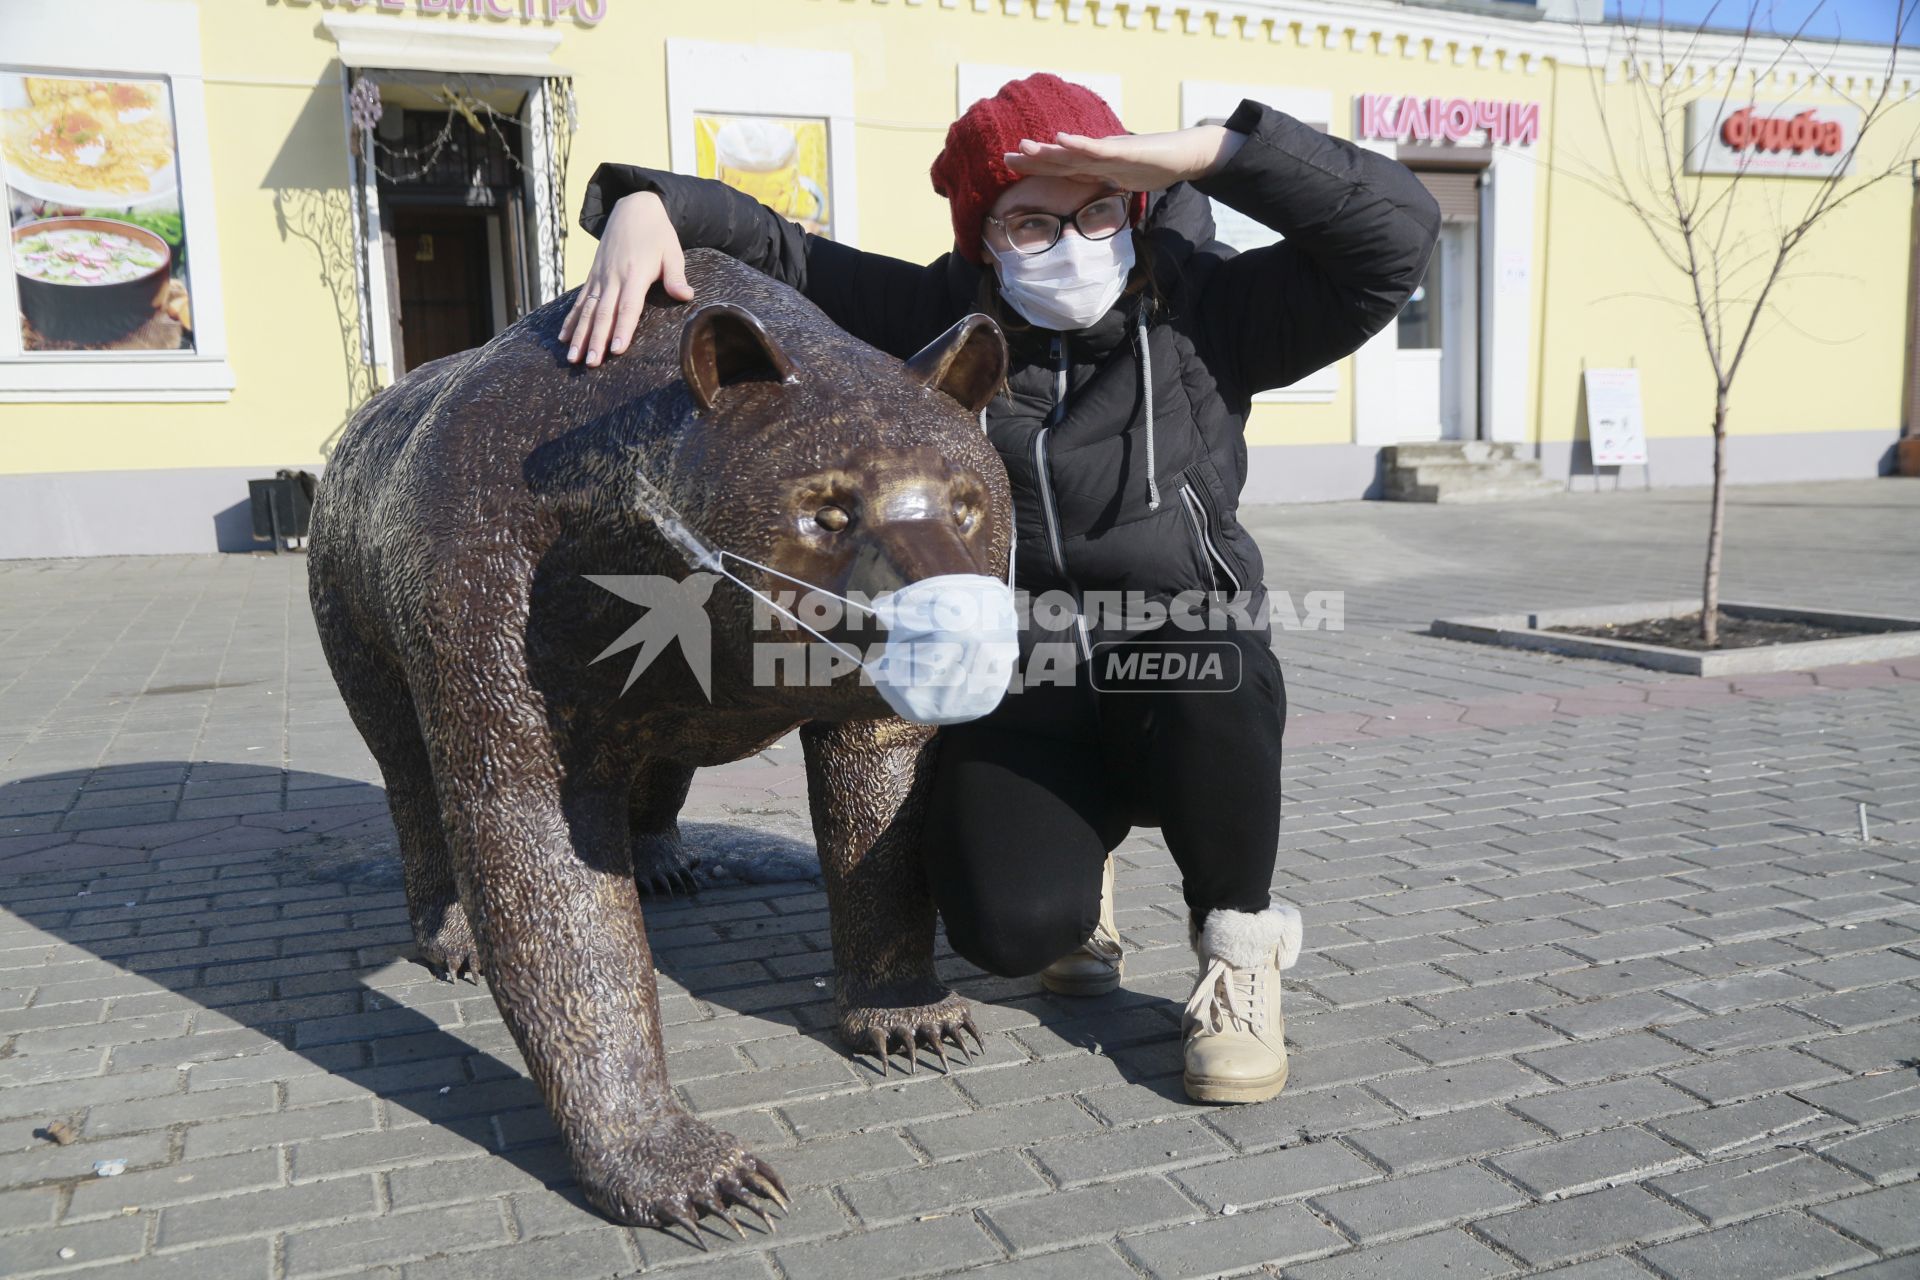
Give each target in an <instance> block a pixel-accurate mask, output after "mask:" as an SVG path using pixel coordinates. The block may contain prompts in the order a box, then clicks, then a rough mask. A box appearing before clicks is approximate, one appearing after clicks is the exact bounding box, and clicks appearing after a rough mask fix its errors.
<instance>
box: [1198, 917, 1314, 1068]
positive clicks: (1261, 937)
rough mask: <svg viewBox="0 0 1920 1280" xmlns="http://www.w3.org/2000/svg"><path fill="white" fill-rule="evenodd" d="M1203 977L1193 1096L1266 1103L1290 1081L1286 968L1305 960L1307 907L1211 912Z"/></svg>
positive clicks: (1201, 939)
mask: <svg viewBox="0 0 1920 1280" xmlns="http://www.w3.org/2000/svg"><path fill="white" fill-rule="evenodd" d="M1193 949H1194V952H1195V954H1196V955H1198V956H1199V958H1200V981H1199V983H1198V984H1197V985H1196V986H1195V987H1194V989H1193V996H1192V998H1190V999H1189V1000H1188V1001H1187V1010H1186V1017H1185V1019H1184V1025H1185V1028H1186V1055H1185V1056H1186V1078H1185V1083H1186V1087H1187V1096H1188V1097H1189V1098H1192V1099H1193V1100H1194V1101H1195V1102H1264V1101H1265V1100H1266V1099H1268V1098H1271V1097H1273V1096H1274V1095H1275V1094H1277V1093H1279V1092H1280V1090H1281V1089H1282V1088H1283V1087H1284V1086H1285V1085H1286V1083H1287V1046H1286V1021H1285V1019H1284V1018H1282V1016H1281V1013H1280V971H1281V970H1282V969H1290V968H1292V967H1293V964H1294V962H1295V961H1296V960H1298V959H1299V958H1300V912H1299V911H1298V910H1297V909H1295V908H1293V907H1286V906H1280V907H1269V908H1267V909H1266V910H1265V911H1260V912H1247V911H1227V910H1221V909H1218V908H1216V909H1215V910H1213V911H1209V912H1208V913H1207V923H1206V926H1205V927H1204V928H1202V929H1201V930H1200V931H1199V933H1198V935H1197V936H1195V937H1194V939H1193Z"/></svg>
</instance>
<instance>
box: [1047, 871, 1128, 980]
mask: <svg viewBox="0 0 1920 1280" xmlns="http://www.w3.org/2000/svg"><path fill="white" fill-rule="evenodd" d="M1125 967H1126V956H1125V953H1124V952H1122V951H1121V949H1120V930H1119V928H1118V927H1117V926H1116V925H1115V924H1114V922H1113V855H1112V854H1108V855H1107V869H1106V870H1105V871H1104V872H1103V873H1102V874H1101V877H1100V923H1099V924H1098V925H1096V926H1094V930H1093V936H1092V937H1090V938H1088V939H1087V940H1086V941H1085V942H1083V943H1081V944H1080V949H1079V950H1077V951H1073V952H1070V953H1068V954H1067V955H1064V956H1061V957H1060V958H1059V959H1058V960H1055V961H1054V962H1053V963H1052V964H1050V965H1048V966H1047V967H1046V968H1044V969H1042V970H1041V971H1040V985H1041V986H1043V987H1045V988H1046V989H1047V990H1049V991H1051V992H1053V993H1054V994H1055V995H1059V996H1103V995H1105V994H1107V992H1109V991H1113V990H1115V989H1117V988H1118V987H1119V986H1120V975H1121V973H1122V972H1123V971H1124V969H1125Z"/></svg>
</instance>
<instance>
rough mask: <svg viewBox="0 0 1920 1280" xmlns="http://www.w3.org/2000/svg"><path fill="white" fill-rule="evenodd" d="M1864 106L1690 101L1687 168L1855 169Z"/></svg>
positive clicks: (1824, 173)
mask: <svg viewBox="0 0 1920 1280" xmlns="http://www.w3.org/2000/svg"><path fill="white" fill-rule="evenodd" d="M1859 136H1860V109H1859V108H1858V107H1848V106H1817V107H1816V106H1809V105H1807V104H1806V103H1804V102H1734V101H1723V100H1722V99H1720V98H1716V97H1711V96H1709V97H1704V98H1695V99H1694V100H1693V101H1692V102H1689V103H1688V104H1687V157H1686V161H1687V163H1686V170H1687V172H1688V173H1751V174H1763V175H1766V176H1769V177H1783V178H1827V177H1832V176H1833V175H1834V174H1840V175H1842V176H1844V175H1846V174H1847V173H1850V172H1851V171H1852V169H1853V146H1854V141H1855V140H1856V139H1857V138H1859Z"/></svg>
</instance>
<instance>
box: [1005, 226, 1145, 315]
mask: <svg viewBox="0 0 1920 1280" xmlns="http://www.w3.org/2000/svg"><path fill="white" fill-rule="evenodd" d="M987 252H988V253H991V254H992V255H993V260H994V261H995V262H997V263H999V264H1000V296H1001V297H1003V298H1005V299H1006V300H1007V302H1008V304H1009V305H1010V306H1012V307H1013V309H1014V310H1015V311H1018V312H1019V313H1020V314H1021V315H1023V316H1025V317H1026V318H1027V320H1028V322H1029V323H1032V324H1037V325H1039V326H1040V327H1041V328H1042V329H1059V330H1071V329H1084V328H1086V327H1087V326H1088V325H1090V324H1092V323H1093V322H1094V321H1096V320H1098V319H1099V318H1100V317H1101V316H1104V315H1105V314H1107V310H1108V308H1110V307H1112V306H1113V304H1114V303H1115V302H1116V301H1118V300H1119V297H1120V292H1121V290H1123V289H1125V288H1126V287H1127V275H1128V273H1129V272H1131V271H1132V270H1133V232H1132V231H1130V230H1125V229H1123V230H1121V231H1120V232H1119V233H1118V234H1117V235H1111V236H1108V237H1107V238H1106V239H1105V240H1089V239H1087V238H1086V237H1085V236H1082V235H1078V234H1075V233H1073V232H1067V233H1064V234H1062V235H1061V237H1060V240H1059V242H1058V243H1057V244H1055V245H1054V246H1053V248H1051V249H1049V250H1047V251H1046V252H1045V253H1035V254H1024V253H1020V252H1017V251H1015V250H1013V249H1009V250H1007V251H1006V252H1005V253H1002V252H1001V251H1000V250H998V249H996V248H994V247H993V246H992V245H991V244H989V245H987Z"/></svg>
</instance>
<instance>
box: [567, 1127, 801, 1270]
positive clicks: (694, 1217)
mask: <svg viewBox="0 0 1920 1280" xmlns="http://www.w3.org/2000/svg"><path fill="white" fill-rule="evenodd" d="M580 1163H581V1167H579V1168H577V1169H576V1171H575V1172H576V1173H577V1175H578V1177H579V1179H580V1189H581V1191H582V1193H583V1194H585V1196H586V1197H587V1200H588V1201H589V1202H590V1203H591V1204H592V1205H593V1206H594V1207H595V1208H597V1209H599V1210H600V1211H601V1212H602V1213H604V1214H606V1215H607V1216H608V1217H609V1218H612V1219H613V1220H614V1221H615V1222H618V1223H621V1224H622V1225H624V1226H629V1227H658V1228H660V1229H662V1230H665V1229H666V1228H667V1227H669V1226H672V1225H675V1224H678V1225H680V1226H683V1227H685V1228H686V1229H687V1230H688V1231H690V1232H692V1233H693V1238H694V1242H695V1243H696V1244H699V1245H700V1246H701V1247H702V1248H705V1247H706V1244H705V1241H704V1240H703V1239H702V1237H701V1235H700V1218H701V1215H703V1214H705V1215H710V1216H712V1217H716V1218H720V1219H723V1220H724V1221H725V1222H726V1224H727V1225H728V1226H730V1227H732V1228H733V1229H734V1231H735V1232H736V1233H737V1234H738V1235H740V1236H741V1237H742V1238H744V1237H745V1236H746V1232H745V1231H742V1230H741V1229H740V1224H739V1222H737V1221H735V1219H734V1216H733V1214H732V1212H731V1210H732V1209H734V1208H735V1207H739V1208H743V1209H748V1210H750V1211H752V1212H753V1213H754V1214H756V1215H757V1216H758V1217H759V1218H760V1221H761V1223H762V1225H764V1226H765V1227H766V1229H767V1230H769V1231H771V1230H772V1229H773V1222H772V1220H771V1219H769V1218H768V1217H767V1215H766V1213H765V1212H764V1211H763V1210H762V1209H761V1207H760V1204H759V1201H760V1200H767V1201H771V1202H772V1203H774V1204H776V1205H778V1206H779V1207H780V1208H781V1209H782V1210H785V1209H786V1208H787V1204H788V1201H787V1189H786V1187H784V1186H782V1185H781V1182H780V1176H779V1175H778V1174H776V1173H775V1172H774V1171H773V1170H772V1169H771V1168H769V1167H768V1166H767V1163H766V1162H765V1161H764V1160H762V1159H760V1157H758V1156H756V1155H753V1154H751V1153H749V1152H747V1151H745V1150H743V1149H741V1146H740V1141H739V1139H737V1138H735V1137H734V1136H733V1135H732V1134H730V1133H721V1132H720V1131H719V1130H717V1129H713V1128H710V1127H709V1126H707V1125H705V1124H702V1123H701V1122H700V1121H698V1120H696V1119H694V1118H693V1117H692V1116H690V1115H688V1114H686V1113H685V1112H684V1111H668V1112H663V1113H661V1114H659V1115H657V1116H655V1117H653V1118H651V1119H650V1120H648V1121H647V1122H646V1123H645V1127H644V1128H643V1129H642V1130H641V1131H640V1133H639V1135H638V1136H637V1137H635V1138H633V1139H631V1140H630V1141H628V1142H626V1143H625V1144H623V1145H620V1146H618V1147H616V1148H612V1149H607V1150H602V1151H601V1152H599V1153H596V1154H592V1155H588V1156H587V1157H586V1158H585V1159H584V1160H582V1161H581V1162H580ZM756 1197H757V1198H758V1199H756Z"/></svg>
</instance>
